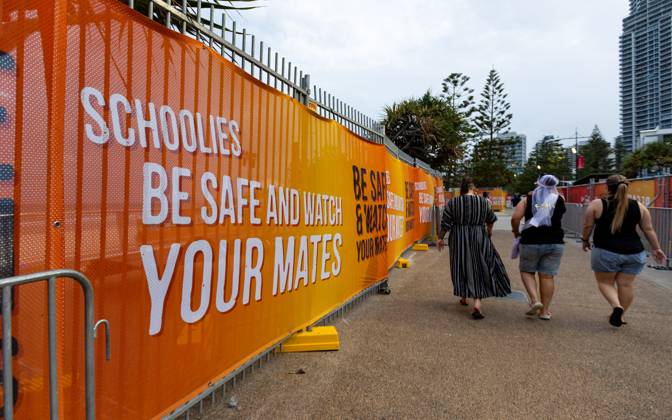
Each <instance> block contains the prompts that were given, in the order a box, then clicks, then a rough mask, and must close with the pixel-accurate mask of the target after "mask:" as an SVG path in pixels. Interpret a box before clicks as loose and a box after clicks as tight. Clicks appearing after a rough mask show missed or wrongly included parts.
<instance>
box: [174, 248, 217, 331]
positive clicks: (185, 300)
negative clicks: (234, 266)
mask: <svg viewBox="0 0 672 420" xmlns="http://www.w3.org/2000/svg"><path fill="white" fill-rule="evenodd" d="M199 252H200V253H201V254H203V279H202V282H201V303H200V305H199V306H198V309H196V310H195V311H194V310H192V309H191V295H192V290H193V287H194V265H195V261H196V254H197V253H199ZM211 286H212V248H211V247H210V244H209V243H208V241H206V240H204V239H201V240H199V241H194V242H192V243H190V244H189V247H187V252H186V254H185V256H184V276H183V277H182V311H181V313H182V320H183V321H184V322H187V323H189V324H193V323H194V322H197V321H200V320H201V318H203V317H204V316H205V312H206V311H207V310H208V306H210V288H211Z"/></svg>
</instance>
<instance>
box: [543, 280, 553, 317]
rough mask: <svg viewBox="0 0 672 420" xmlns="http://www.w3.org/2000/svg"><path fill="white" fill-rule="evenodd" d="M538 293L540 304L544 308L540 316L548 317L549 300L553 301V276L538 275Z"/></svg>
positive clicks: (549, 312)
mask: <svg viewBox="0 0 672 420" xmlns="http://www.w3.org/2000/svg"><path fill="white" fill-rule="evenodd" d="M539 291H540V293H541V303H543V304H544V307H543V308H542V310H541V315H550V314H551V311H550V310H549V309H550V307H551V300H552V299H553V292H554V291H555V282H554V281H553V276H549V275H546V274H541V273H539Z"/></svg>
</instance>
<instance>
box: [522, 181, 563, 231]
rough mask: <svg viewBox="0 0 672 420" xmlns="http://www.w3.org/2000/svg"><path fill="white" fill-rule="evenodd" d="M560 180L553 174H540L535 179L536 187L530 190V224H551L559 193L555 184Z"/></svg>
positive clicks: (536, 225)
mask: <svg viewBox="0 0 672 420" xmlns="http://www.w3.org/2000/svg"><path fill="white" fill-rule="evenodd" d="M559 182H560V181H559V180H558V178H556V177H555V176H553V175H542V176H541V177H540V178H539V180H537V188H535V189H534V191H533V192H532V220H530V222H529V223H530V225H531V226H535V227H538V226H551V216H553V209H555V203H556V202H557V201H558V197H559V196H560V193H559V192H558V188H557V185H558V183H559Z"/></svg>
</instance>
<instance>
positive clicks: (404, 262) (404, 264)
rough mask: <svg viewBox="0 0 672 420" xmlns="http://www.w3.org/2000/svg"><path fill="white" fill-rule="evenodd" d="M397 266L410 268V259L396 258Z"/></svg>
mask: <svg viewBox="0 0 672 420" xmlns="http://www.w3.org/2000/svg"><path fill="white" fill-rule="evenodd" d="M397 267H399V268H410V267H411V261H410V260H407V259H406V258H399V259H398V260H397Z"/></svg>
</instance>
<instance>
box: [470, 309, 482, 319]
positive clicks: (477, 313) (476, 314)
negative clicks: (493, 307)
mask: <svg viewBox="0 0 672 420" xmlns="http://www.w3.org/2000/svg"><path fill="white" fill-rule="evenodd" d="M471 317H472V318H474V319H483V318H485V315H483V314H482V313H481V311H480V310H479V309H476V308H474V311H473V312H472V313H471Z"/></svg>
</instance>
